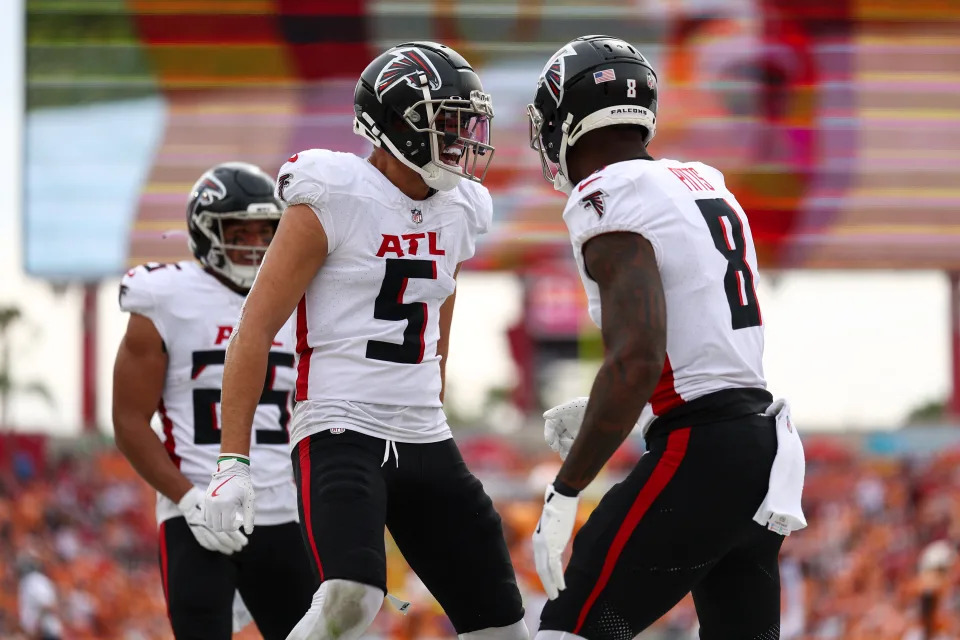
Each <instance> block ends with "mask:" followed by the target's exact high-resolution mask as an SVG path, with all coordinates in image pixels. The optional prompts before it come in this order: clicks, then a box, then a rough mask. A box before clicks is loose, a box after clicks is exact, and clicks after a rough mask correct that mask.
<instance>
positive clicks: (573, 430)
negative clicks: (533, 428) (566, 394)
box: [543, 397, 589, 460]
mask: <svg viewBox="0 0 960 640" xmlns="http://www.w3.org/2000/svg"><path fill="white" fill-rule="evenodd" d="M587 400H589V398H587V397H581V398H574V399H573V400H570V401H568V402H564V403H563V404H561V405H558V406H556V407H554V408H553V409H548V410H547V411H545V412H544V413H543V419H544V420H545V422H544V424H543V439H544V440H546V441H547V445H548V446H549V447H550V448H551V449H553V450H554V451H556V452H557V453H559V454H560V459H561V460H566V459H567V454H568V453H570V447H571V446H573V441H574V439H575V438H576V437H577V434H578V433H580V424H581V423H582V422H583V414H584V412H586V410H587Z"/></svg>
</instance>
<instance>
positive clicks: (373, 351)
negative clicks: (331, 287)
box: [367, 258, 437, 364]
mask: <svg viewBox="0 0 960 640" xmlns="http://www.w3.org/2000/svg"><path fill="white" fill-rule="evenodd" d="M410 278H425V279H427V280H436V279H437V263H436V262H434V261H433V260H401V259H399V258H387V270H386V273H385V274H384V276H383V284H382V285H380V293H379V294H378V295H377V300H376V302H374V305H373V317H374V318H376V319H377V320H394V321H397V322H399V321H402V320H406V321H407V328H406V329H404V330H403V342H402V343H401V344H396V343H394V342H384V341H383V340H367V357H368V358H370V359H371V360H385V361H387V362H399V363H401V364H417V363H419V362H422V361H423V348H424V342H423V334H424V331H426V328H427V303H426V302H404V301H403V294H404V292H405V291H406V290H407V281H408V280H410Z"/></svg>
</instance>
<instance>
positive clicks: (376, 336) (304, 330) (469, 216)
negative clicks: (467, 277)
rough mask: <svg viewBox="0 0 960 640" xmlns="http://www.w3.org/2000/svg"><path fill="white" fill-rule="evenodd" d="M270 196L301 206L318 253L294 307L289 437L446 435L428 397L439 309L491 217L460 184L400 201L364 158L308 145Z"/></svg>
mask: <svg viewBox="0 0 960 640" xmlns="http://www.w3.org/2000/svg"><path fill="white" fill-rule="evenodd" d="M277 195H278V197H279V198H280V199H281V200H283V201H284V202H285V203H286V204H287V205H294V204H306V205H309V206H310V207H311V208H312V209H313V211H314V212H315V213H316V215H317V217H318V218H319V220H320V222H321V224H322V225H323V228H324V231H325V232H326V235H327V241H328V247H329V253H328V255H327V259H326V262H325V263H324V265H323V267H322V268H321V269H320V271H319V272H318V273H317V275H316V276H315V277H314V278H313V281H312V282H311V283H310V284H309V285H308V287H307V290H306V293H305V295H304V296H303V298H302V299H301V301H300V303H299V305H298V306H297V311H296V313H295V317H296V332H297V353H298V361H297V373H298V377H297V392H296V399H297V407H296V411H295V413H294V429H293V440H294V442H296V441H297V440H299V439H301V438H303V437H305V436H307V435H310V434H312V433H316V432H318V431H323V430H326V429H330V428H346V429H351V430H355V431H359V432H361V433H366V434H367V435H372V436H374V437H379V438H384V439H389V440H396V441H399V442H435V441H438V440H444V439H446V438H449V437H450V429H449V427H448V426H447V422H446V418H445V416H444V414H443V409H442V407H441V403H440V356H439V355H438V354H437V341H438V339H439V338H440V324H439V318H440V306H441V305H442V304H443V302H444V301H445V300H446V299H447V297H449V296H450V295H451V294H452V293H453V292H454V288H455V286H456V280H455V279H454V275H455V273H456V270H457V265H459V264H460V263H461V262H463V261H464V260H467V259H468V258H470V257H471V256H473V254H474V251H475V249H476V241H477V237H478V236H479V235H480V234H482V233H485V232H486V231H487V228H488V227H489V225H490V221H491V218H492V215H493V207H492V202H491V200H490V194H489V193H488V192H487V190H486V188H484V187H482V186H480V185H479V184H476V183H474V182H470V181H467V180H462V181H461V182H460V184H459V185H458V186H457V187H456V188H455V189H452V190H451V191H441V192H437V193H435V194H434V195H432V196H430V197H429V198H427V199H426V200H422V201H417V200H411V199H410V198H408V197H407V196H406V195H404V194H403V192H401V191H400V190H399V189H398V188H397V187H396V186H394V184H393V183H391V182H390V181H389V180H388V179H387V178H386V177H385V176H384V175H383V174H382V173H381V172H380V171H379V170H378V169H377V168H376V167H374V166H373V165H371V164H370V163H369V162H367V161H366V160H365V159H363V158H360V157H358V156H355V155H353V154H349V153H336V152H332V151H326V150H322V149H311V150H308V151H303V152H301V153H299V154H297V155H295V156H293V157H292V158H291V159H290V160H289V161H288V162H287V163H286V164H285V165H283V167H282V168H281V169H280V176H279V178H278V180H277Z"/></svg>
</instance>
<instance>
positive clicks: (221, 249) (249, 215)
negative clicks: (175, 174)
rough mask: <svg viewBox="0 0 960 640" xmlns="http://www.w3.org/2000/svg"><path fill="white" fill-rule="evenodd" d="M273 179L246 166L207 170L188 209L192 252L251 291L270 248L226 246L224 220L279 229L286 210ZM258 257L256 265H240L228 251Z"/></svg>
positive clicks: (234, 164) (235, 164)
mask: <svg viewBox="0 0 960 640" xmlns="http://www.w3.org/2000/svg"><path fill="white" fill-rule="evenodd" d="M273 191H274V182H273V179H272V178H271V177H270V176H268V175H267V174H266V173H264V172H263V170H262V169H260V167H257V166H255V165H252V164H247V163H246V162H225V163H223V164H218V165H216V166H215V167H211V168H210V169H208V170H207V171H206V172H205V173H204V174H203V175H202V176H200V179H199V180H197V182H196V184H194V185H193V189H192V191H191V195H190V202H189V203H188V204H187V230H188V231H189V232H190V240H189V245H190V251H192V252H193V255H194V256H196V258H197V260H199V261H200V264H202V265H203V266H204V267H207V268H208V269H211V270H212V271H214V272H216V273H218V274H220V275H221V276H223V277H224V278H226V279H228V280H230V281H231V282H233V283H234V284H235V285H236V286H237V288H239V289H243V290H248V289H250V287H251V285H253V279H254V277H256V275H257V269H258V267H259V264H260V261H261V260H263V254H264V253H266V247H252V246H241V245H228V244H225V243H224V241H223V221H224V220H269V221H272V222H274V224H278V223H279V221H280V214H281V212H282V208H281V206H280V202H279V201H278V200H277V198H276V196H274V193H273ZM229 249H239V250H242V251H244V252H245V253H250V254H257V255H258V256H259V259H257V260H255V261H254V262H255V264H251V265H243V264H236V263H234V262H233V261H231V260H230V258H229V256H228V255H227V250H229Z"/></svg>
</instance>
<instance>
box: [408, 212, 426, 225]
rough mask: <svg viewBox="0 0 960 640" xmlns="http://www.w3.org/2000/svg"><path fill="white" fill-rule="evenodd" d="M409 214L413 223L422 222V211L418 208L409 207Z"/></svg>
mask: <svg viewBox="0 0 960 640" xmlns="http://www.w3.org/2000/svg"><path fill="white" fill-rule="evenodd" d="M410 215H411V217H412V218H413V221H414V222H415V223H417V224H420V223H421V222H423V213H421V211H420V209H411V210H410Z"/></svg>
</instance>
